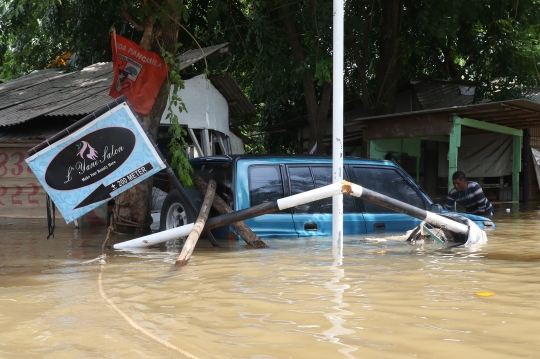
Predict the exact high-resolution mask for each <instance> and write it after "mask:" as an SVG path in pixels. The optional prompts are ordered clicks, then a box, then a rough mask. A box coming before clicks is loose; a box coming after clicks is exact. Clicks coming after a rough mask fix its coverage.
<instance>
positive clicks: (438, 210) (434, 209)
mask: <svg viewBox="0 0 540 359" xmlns="http://www.w3.org/2000/svg"><path fill="white" fill-rule="evenodd" d="M429 211H430V212H433V213H442V206H441V205H440V204H438V203H432V204H431V207H430V209H429Z"/></svg>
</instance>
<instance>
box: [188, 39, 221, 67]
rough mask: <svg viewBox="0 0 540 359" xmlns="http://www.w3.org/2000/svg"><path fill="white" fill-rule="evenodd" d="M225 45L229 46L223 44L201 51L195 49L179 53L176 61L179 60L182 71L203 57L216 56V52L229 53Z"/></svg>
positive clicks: (204, 48)
mask: <svg viewBox="0 0 540 359" xmlns="http://www.w3.org/2000/svg"><path fill="white" fill-rule="evenodd" d="M227 45H229V43H228V42H224V43H223V44H219V45H213V46H208V47H203V48H202V49H199V48H196V49H193V50H187V51H185V52H183V53H181V54H180V55H179V56H178V59H179V60H180V70H183V69H185V68H186V67H188V66H191V65H193V64H194V63H196V62H197V61H200V60H202V59H203V58H204V57H209V56H212V55H216V52H219V53H225V52H229V48H228V47H227Z"/></svg>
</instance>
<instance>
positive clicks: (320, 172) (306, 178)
mask: <svg viewBox="0 0 540 359" xmlns="http://www.w3.org/2000/svg"><path fill="white" fill-rule="evenodd" d="M289 176H290V182H291V194H298V193H302V192H306V191H309V190H312V189H315V188H319V187H324V186H327V185H329V184H331V183H332V167H330V166H312V167H310V166H305V167H301V166H294V167H293V166H291V167H289ZM343 211H344V213H354V212H355V206H354V198H353V197H350V196H343ZM294 213H298V214H300V213H332V198H331V197H330V198H324V199H320V200H318V201H315V202H310V203H306V204H303V205H300V206H296V207H295V210H294Z"/></svg>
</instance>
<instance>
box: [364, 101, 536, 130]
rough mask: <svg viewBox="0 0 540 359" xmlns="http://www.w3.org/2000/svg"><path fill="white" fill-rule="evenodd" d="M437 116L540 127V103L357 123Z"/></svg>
mask: <svg viewBox="0 0 540 359" xmlns="http://www.w3.org/2000/svg"><path fill="white" fill-rule="evenodd" d="M436 114H444V115H449V116H451V115H457V116H460V117H463V118H470V119H473V120H478V121H485V122H489V123H493V124H497V125H501V126H507V127H512V128H517V129H525V128H533V127H540V103H536V102H533V101H530V100H525V99H518V100H506V101H500V102H489V103H481V104H471V105H466V106H455V107H448V108H437V109H431V110H422V111H413V112H402V113H395V114H389V115H382V116H372V117H364V118H359V119H357V120H356V121H355V122H356V123H358V124H368V123H369V121H373V120H375V121H382V120H387V119H397V118H399V119H402V120H403V121H406V120H407V119H420V118H426V121H429V117H430V116H433V115H436Z"/></svg>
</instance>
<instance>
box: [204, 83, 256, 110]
mask: <svg viewBox="0 0 540 359" xmlns="http://www.w3.org/2000/svg"><path fill="white" fill-rule="evenodd" d="M210 82H212V85H214V87H215V88H216V89H217V90H218V91H219V92H221V94H222V95H223V97H225V100H227V103H228V104H229V114H231V115H255V114H257V110H256V109H255V107H254V106H253V104H252V103H251V102H250V101H249V100H248V98H247V97H246V95H245V94H244V92H243V91H242V89H241V88H240V86H238V84H237V83H236V81H235V80H234V78H233V77H232V76H231V74H228V73H223V74H216V75H210Z"/></svg>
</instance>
